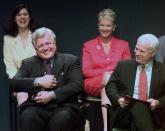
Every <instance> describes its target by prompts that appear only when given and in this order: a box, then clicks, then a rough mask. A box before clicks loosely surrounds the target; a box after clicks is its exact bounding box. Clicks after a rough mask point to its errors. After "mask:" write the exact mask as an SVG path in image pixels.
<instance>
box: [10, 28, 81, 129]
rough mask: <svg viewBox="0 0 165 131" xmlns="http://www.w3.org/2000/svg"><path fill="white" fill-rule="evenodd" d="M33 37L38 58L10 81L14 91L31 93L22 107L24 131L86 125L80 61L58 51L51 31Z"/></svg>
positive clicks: (24, 62)
mask: <svg viewBox="0 0 165 131" xmlns="http://www.w3.org/2000/svg"><path fill="white" fill-rule="evenodd" d="M32 38H33V44H34V47H35V50H36V53H37V56H33V57H31V58H28V59H25V60H23V62H22V66H21V68H20V69H19V70H18V72H17V74H16V75H15V76H14V78H13V80H11V81H10V85H11V87H12V88H13V90H14V91H26V92H28V93H29V98H28V100H27V101H26V102H24V103H23V104H22V105H21V106H20V130H21V131H75V130H76V129H78V128H79V127H80V126H81V124H82V122H83V120H82V119H83V117H82V112H81V109H80V108H79V105H78V103H77V101H78V95H79V94H80V93H81V92H82V82H83V77H82V73H81V68H80V62H79V60H78V58H77V57H76V56H73V55H71V54H61V53H58V52H57V51H56V50H57V47H56V40H55V38H56V36H55V34H54V33H53V32H52V31H51V30H50V29H48V28H44V27H43V28H40V29H37V30H36V31H35V32H34V33H33V34H32Z"/></svg>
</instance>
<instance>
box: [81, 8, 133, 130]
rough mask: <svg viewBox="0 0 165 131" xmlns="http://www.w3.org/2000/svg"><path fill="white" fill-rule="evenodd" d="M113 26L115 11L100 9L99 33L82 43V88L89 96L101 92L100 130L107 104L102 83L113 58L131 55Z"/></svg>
mask: <svg viewBox="0 0 165 131" xmlns="http://www.w3.org/2000/svg"><path fill="white" fill-rule="evenodd" d="M115 28H116V13H115V12H114V11H113V10H111V9H104V10H103V11H101V12H100V13H99V14H98V30H99V33H100V34H99V35H98V36H97V37H96V38H94V39H92V40H89V41H87V42H86V43H84V46H83V59H82V64H83V74H84V77H85V80H84V88H85V91H86V93H87V94H88V95H90V96H101V105H102V107H101V108H102V116H103V123H104V131H107V112H106V109H105V106H106V105H107V104H109V105H111V103H110V101H109V99H108V97H107V96H106V93H105V88H104V87H105V85H106V84H107V82H108V80H109V78H110V76H111V73H112V72H113V70H114V68H115V67H116V64H117V62H118V61H120V60H126V59H130V58H131V54H130V50H129V45H128V42H126V41H124V40H120V39H118V38H116V37H115V36H114V35H113V32H114V31H115Z"/></svg>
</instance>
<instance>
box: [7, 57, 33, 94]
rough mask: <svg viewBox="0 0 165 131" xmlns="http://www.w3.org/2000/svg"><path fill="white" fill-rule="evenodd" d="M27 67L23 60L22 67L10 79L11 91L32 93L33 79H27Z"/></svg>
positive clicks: (28, 70)
mask: <svg viewBox="0 0 165 131" xmlns="http://www.w3.org/2000/svg"><path fill="white" fill-rule="evenodd" d="M29 65H33V64H29V63H28V64H27V63H26V62H25V61H24V60H23V61H22V65H21V67H20V69H19V70H18V72H17V73H16V75H15V76H14V77H13V79H10V86H11V88H12V90H13V91H16V92H22V91H24V92H31V91H34V79H35V78H29V72H30V71H31V70H30V68H29Z"/></svg>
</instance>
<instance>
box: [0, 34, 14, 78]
mask: <svg viewBox="0 0 165 131" xmlns="http://www.w3.org/2000/svg"><path fill="white" fill-rule="evenodd" d="M11 53H12V50H11V43H10V41H9V39H8V38H7V37H6V36H4V45H3V55H4V63H5V66H6V72H7V74H8V75H9V78H12V77H13V76H14V75H15V74H16V73H17V67H16V66H15V64H14V61H13V57H12V54H11Z"/></svg>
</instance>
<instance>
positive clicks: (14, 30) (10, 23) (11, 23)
mask: <svg viewBox="0 0 165 131" xmlns="http://www.w3.org/2000/svg"><path fill="white" fill-rule="evenodd" d="M22 9H26V10H27V11H28V13H29V16H30V21H29V29H30V31H32V32H33V31H34V30H35V29H36V28H37V22H36V21H35V20H34V18H33V17H32V12H31V10H30V8H29V7H28V6H27V5H25V4H19V5H17V6H16V8H15V9H14V10H13V11H12V12H11V14H10V15H9V17H8V18H7V22H6V24H5V27H4V31H5V33H6V34H7V35H11V36H14V37H16V36H17V34H18V27H17V24H16V22H15V17H16V15H17V14H18V13H19V11H20V10H22Z"/></svg>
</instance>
